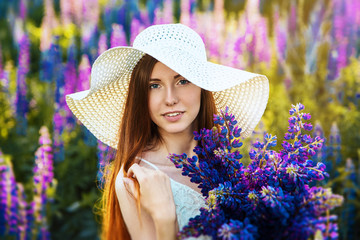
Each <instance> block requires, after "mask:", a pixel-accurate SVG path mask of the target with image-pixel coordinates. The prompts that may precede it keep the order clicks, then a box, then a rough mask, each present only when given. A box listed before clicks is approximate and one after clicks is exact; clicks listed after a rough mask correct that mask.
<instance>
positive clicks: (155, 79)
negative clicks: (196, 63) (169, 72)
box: [150, 74, 181, 82]
mask: <svg viewBox="0 0 360 240" xmlns="http://www.w3.org/2000/svg"><path fill="white" fill-rule="evenodd" d="M179 77H181V75H180V74H178V75H175V76H174V79H177V78H179ZM150 81H154V82H161V80H160V79H159V78H150Z"/></svg>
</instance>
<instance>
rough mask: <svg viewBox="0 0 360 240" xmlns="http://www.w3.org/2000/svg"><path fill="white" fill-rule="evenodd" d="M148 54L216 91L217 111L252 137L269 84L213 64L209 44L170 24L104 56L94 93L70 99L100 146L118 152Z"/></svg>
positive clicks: (147, 31) (152, 29) (98, 65)
mask: <svg viewBox="0 0 360 240" xmlns="http://www.w3.org/2000/svg"><path fill="white" fill-rule="evenodd" d="M144 54H149V55H151V56H152V57H154V58H156V59H157V60H158V61H160V62H162V63H163V64H165V65H167V66H168V67H169V68H171V69H172V70H174V71H175V72H177V73H178V74H180V75H181V76H183V77H184V78H186V79H188V80H189V81H190V82H192V83H193V84H195V85H197V86H199V87H201V88H203V89H206V90H209V91H212V92H213V95H214V99H215V104H216V107H217V109H218V110H220V109H224V108H225V107H226V106H228V107H229V111H230V112H231V113H233V114H234V115H235V116H236V118H237V120H238V125H239V127H241V128H242V136H243V137H244V136H245V137H246V136H249V135H250V134H251V133H252V131H253V129H254V128H255V126H256V125H257V123H258V122H259V120H260V118H261V116H262V115H263V113H264V110H265V107H266V104H267V101H268V97H269V83H268V79H267V78H266V77H265V76H263V75H259V74H255V73H250V72H246V71H242V70H239V69H235V68H231V67H226V66H223V65H219V64H215V63H211V62H208V61H207V57H206V52H205V46H204V43H203V41H202V39H201V38H200V36H199V35H198V34H197V33H196V32H195V31H193V30H192V29H190V28H189V27H187V26H185V25H182V24H164V25H154V26H150V27H148V28H146V29H145V30H144V31H142V32H141V33H140V34H139V35H138V36H137V37H136V39H135V40H134V44H133V47H115V48H111V49H109V50H107V51H105V52H104V53H102V54H101V55H100V56H99V57H98V58H97V59H96V61H95V62H94V64H93V67H92V70H91V84H90V85H91V86H90V89H89V90H86V91H82V92H77V93H73V94H69V95H67V96H66V102H67V104H68V106H69V108H70V109H71V111H72V112H73V113H74V114H75V116H76V117H77V118H78V119H79V120H80V121H81V122H82V123H83V124H84V125H85V126H86V127H87V128H88V129H89V130H90V132H91V133H92V134H94V135H95V137H97V138H98V139H99V140H100V141H102V142H104V143H105V144H107V145H109V146H110V147H112V148H115V149H116V148H117V144H118V139H119V137H118V131H119V128H120V121H121V119H122V115H123V114H124V105H125V101H126V98H127V93H128V87H129V81H130V77H131V73H132V71H133V69H134V67H135V65H136V64H137V63H138V62H139V60H140V59H141V58H142V57H143V56H144Z"/></svg>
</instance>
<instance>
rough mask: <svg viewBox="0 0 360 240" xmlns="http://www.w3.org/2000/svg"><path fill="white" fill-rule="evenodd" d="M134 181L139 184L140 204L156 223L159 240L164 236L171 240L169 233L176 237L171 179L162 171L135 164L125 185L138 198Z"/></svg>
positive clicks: (128, 173) (130, 169)
mask: <svg viewBox="0 0 360 240" xmlns="http://www.w3.org/2000/svg"><path fill="white" fill-rule="evenodd" d="M132 179H136V180H137V181H138V183H139V188H140V203H141V205H142V207H143V209H145V210H146V211H147V212H148V213H149V215H150V216H151V217H152V219H153V221H154V224H155V228H156V234H157V239H164V238H163V237H162V236H164V237H165V236H167V239H171V238H169V233H170V235H174V236H176V232H177V223H176V209H175V203H174V199H173V194H172V191H171V184H170V179H169V177H168V176H167V175H166V174H165V173H163V172H162V171H160V170H153V169H148V168H145V167H141V166H139V165H138V164H136V163H134V164H133V165H132V166H131V167H130V168H129V169H128V172H127V178H124V183H125V184H126V185H127V186H128V189H129V191H130V193H131V194H132V195H133V196H134V197H135V198H138V197H139V196H138V193H137V191H136V190H135V186H134V184H133V180H132ZM165 239H166V237H165Z"/></svg>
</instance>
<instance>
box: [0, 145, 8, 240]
mask: <svg viewBox="0 0 360 240" xmlns="http://www.w3.org/2000/svg"><path fill="white" fill-rule="evenodd" d="M7 172H8V166H7V165H6V164H5V159H4V156H3V153H2V151H1V150H0V236H4V235H5V233H6V232H7V223H8V222H7V218H8V206H7V205H8V204H7V184H6V183H7V175H8V173H7Z"/></svg>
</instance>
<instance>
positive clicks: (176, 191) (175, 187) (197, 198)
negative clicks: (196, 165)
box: [140, 158, 211, 240]
mask: <svg viewBox="0 0 360 240" xmlns="http://www.w3.org/2000/svg"><path fill="white" fill-rule="evenodd" d="M140 160H141V161H142V162H144V163H147V164H148V165H149V166H151V167H153V168H154V169H159V168H158V167H156V166H155V165H154V164H152V163H151V162H149V161H146V160H145V159H143V158H140ZM170 182H171V190H172V193H173V196H174V202H175V207H176V216H177V220H178V224H179V229H182V228H183V227H184V226H185V225H187V223H188V222H189V219H190V218H192V217H195V216H196V215H198V214H200V208H201V207H205V200H204V198H203V196H202V195H201V194H200V193H198V192H196V191H195V190H194V189H192V188H190V187H189V186H186V185H184V184H182V183H179V182H177V181H175V180H173V179H171V178H170ZM187 239H188V240H191V239H201V240H205V239H211V238H210V237H208V236H200V237H198V238H187Z"/></svg>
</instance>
